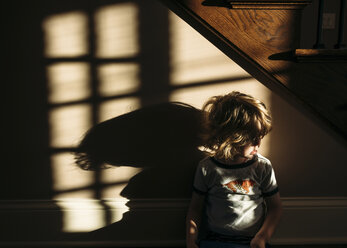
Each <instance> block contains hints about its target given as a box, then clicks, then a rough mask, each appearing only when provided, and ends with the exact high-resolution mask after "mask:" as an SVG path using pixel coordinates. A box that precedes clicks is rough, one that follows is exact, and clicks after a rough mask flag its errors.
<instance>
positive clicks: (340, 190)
mask: <svg viewBox="0 0 347 248" xmlns="http://www.w3.org/2000/svg"><path fill="white" fill-rule="evenodd" d="M151 4H153V5H157V4H158V3H154V2H153V3H152V2H151ZM155 9H156V10H157V11H166V9H165V7H162V6H156V7H155ZM120 10H123V12H124V10H127V13H129V15H124V16H123V19H121V17H119V18H118V19H117V18H114V16H117V13H118V12H119V11H120ZM137 11H138V10H137V7H136V5H135V4H133V3H129V4H127V3H125V4H118V5H117V4H116V5H110V6H108V7H107V6H105V7H103V8H101V9H100V10H99V11H98V12H97V19H96V20H97V21H98V23H100V24H99V25H101V26H100V27H99V29H100V31H99V33H100V34H102V35H103V37H108V36H109V38H108V39H111V41H112V32H114V33H117V27H118V23H121V22H123V21H126V22H127V23H129V25H128V26H127V27H128V30H127V29H126V28H125V27H122V29H123V31H122V32H123V33H125V34H130V35H128V36H126V39H128V43H129V44H130V45H129V46H128V47H127V46H126V44H127V43H122V44H123V45H122V44H120V46H121V50H122V53H123V54H127V49H128V51H129V54H136V51H137V50H138V49H139V48H138V44H137V43H136V40H137V34H136V32H135V31H134V30H136V26H137V25H138V24H136V21H135V18H136V13H137ZM123 12H122V13H123ZM73 16H74V14H73V13H72V14H71V13H70V14H66V15H64V14H61V15H57V16H53V17H47V18H46V20H45V27H47V30H49V32H47V34H48V35H47V37H48V38H47V39H48V41H47V42H46V43H47V47H48V48H47V54H53V55H50V56H57V55H55V54H56V53H58V54H59V50H57V49H56V50H52V51H50V50H49V48H51V47H53V48H54V47H59V40H54V39H55V38H54V37H56V36H54V26H53V25H57V26H58V27H59V23H61V24H60V25H62V27H63V26H64V25H67V26H69V25H71V24H70V23H71V22H72V23H74V20H75V19H73V18H72V17H73ZM110 16H111V17H112V18H113V19H112V22H110V20H109V18H110ZM69 18H70V19H69ZM75 18H76V20H77V23H78V22H82V23H83V18H82V19H81V14H80V13H75ZM78 18H79V19H78ZM81 20H82V21H81ZM131 23H133V25H131ZM102 25H106V26H105V27H109V28H108V29H105V27H104V28H103V26H102ZM107 25H109V26H107ZM75 26H77V27H78V25H75ZM80 26H83V25H80ZM58 31H59V30H58ZM58 31H57V32H58ZM103 32H104V33H103ZM50 33H51V36H49V34H50ZM169 34H170V39H169V44H170V51H169V55H170V61H169V65H170V75H169V84H170V86H172V87H177V89H175V88H173V90H171V91H170V93H169V101H179V102H183V103H188V104H190V105H192V106H194V107H196V108H200V107H201V106H202V104H203V103H204V101H205V100H206V99H208V98H209V97H211V96H214V95H218V94H225V93H228V92H230V91H233V90H237V91H241V92H244V93H247V94H251V95H253V96H255V97H257V98H259V99H261V100H263V101H264V102H265V103H266V105H267V106H268V107H269V108H270V109H271V110H272V113H273V118H274V129H273V132H272V133H270V134H269V135H268V136H267V137H266V138H265V139H264V141H263V144H262V146H261V149H260V152H261V153H262V154H263V155H265V156H268V157H269V158H270V159H271V160H272V161H273V164H274V167H275V169H276V171H277V175H278V180H279V184H280V186H281V192H282V194H283V195H284V196H342V195H345V194H346V190H345V187H341V182H342V181H343V175H344V174H345V172H346V169H345V167H344V166H343V165H344V164H345V161H344V156H343V155H344V154H346V152H347V150H346V147H344V146H343V145H341V144H339V143H338V142H337V141H335V140H334V138H333V137H332V136H330V135H329V134H328V133H327V132H326V131H325V130H323V129H322V128H321V127H319V126H318V125H316V124H315V123H314V121H312V120H311V119H309V118H307V117H305V115H304V114H303V113H302V112H299V111H297V110H295V109H294V108H293V107H292V106H290V105H289V104H288V103H286V102H285V101H283V100H282V99H281V98H280V97H278V96H277V95H276V94H274V93H272V92H271V91H270V90H269V89H267V88H266V87H264V86H263V85H262V84H260V83H259V82H258V81H256V80H255V79H253V78H251V77H250V75H249V74H248V73H247V72H245V71H244V70H243V69H242V68H240V67H239V66H238V65H237V64H235V63H234V62H233V61H231V60H230V59H229V58H227V57H226V56H225V55H223V54H222V53H221V52H220V51H219V50H218V49H217V48H215V47H214V46H213V45H212V44H211V43H209V42H208V41H207V40H206V39H205V38H203V37H202V36H201V35H200V34H199V33H197V32H196V31H195V30H193V29H192V28H191V27H190V26H189V25H187V24H186V23H185V22H183V21H182V20H180V19H179V18H178V17H177V16H176V15H175V14H173V13H171V12H169ZM113 35H115V34H113ZM49 37H52V40H49ZM110 37H111V38H110ZM72 38H74V37H72ZM75 38H76V37H75ZM104 42H106V43H105V46H107V44H109V42H108V43H107V39H106V41H104ZM51 43H53V45H49V44H51ZM55 43H57V44H55ZM54 44H55V46H54ZM73 44H74V43H73ZM99 46H100V49H101V48H103V44H102V43H100V45H99ZM114 46H116V45H114ZM53 48H52V49H53ZM60 49H62V50H64V49H66V50H68V51H70V52H71V51H72V50H73V48H69V47H67V48H64V47H62V48H60ZM69 49H70V50H69ZM75 49H77V50H76V52H77V53H78V52H80V51H79V50H78V49H80V47H76V48H75ZM100 49H99V50H100ZM109 50H110V52H109V54H108V53H107V52H108V50H107V49H103V55H102V56H103V57H108V56H115V54H113V53H114V51H117V49H116V48H114V49H113V50H112V49H111V48H110V49H109ZM116 55H117V54H116ZM59 66H60V67H59ZM63 66H64V65H61V64H60V65H57V66H56V67H55V66H54V65H51V66H50V67H49V68H48V73H49V75H50V76H51V77H50V82H51V85H52V91H51V98H50V99H53V100H52V101H53V102H54V101H59V98H60V97H65V98H66V92H69V93H70V95H72V97H75V98H76V97H77V98H78V97H83V95H82V96H79V95H78V94H83V92H86V91H88V89H87V90H85V91H81V88H82V89H83V86H80V87H76V88H68V87H67V86H64V80H65V81H66V80H72V82H73V83H75V82H85V80H84V81H83V73H84V71H83V70H84V69H83V68H82V69H81V68H78V67H76V68H73V67H71V66H70V67H69V65H65V67H66V68H65V69H64V67H63ZM112 66H113V67H112ZM54 68H56V69H54ZM104 68H105V69H104ZM122 68H123V69H122ZM134 68H135V69H134ZM136 68H138V69H136ZM55 70H56V71H55ZM100 70H103V71H102V72H101V73H100V74H99V80H100V81H101V82H105V83H102V84H101V86H102V89H101V92H105V93H102V94H108V95H110V94H111V93H113V94H119V93H123V92H124V91H125V92H128V93H132V92H134V91H136V90H138V87H139V86H138V85H139V84H141V82H140V79H139V78H138V70H140V68H139V65H137V64H136V63H133V64H121V65H117V64H111V65H109V67H108V69H107V65H104V66H103V67H102V68H100ZM71 71H72V72H78V71H79V72H80V73H81V76H80V77H81V78H82V79H79V78H77V79H76V78H72V79H69V78H68V77H69V75H73V76H74V77H76V73H75V74H71ZM69 73H70V74H69ZM157 73H160V71H158V72H157ZM77 75H78V74H77ZM201 82H207V83H206V84H201ZM59 83H60V84H59ZM120 83H122V85H120ZM61 85H62V86H61ZM117 85H118V86H117ZM63 87H65V88H63ZM73 92H76V93H75V96H74V94H73ZM59 94H60V95H59ZM85 94H88V93H85ZM62 101H64V99H63V100H62ZM103 104H104V105H108V108H103V107H101V108H100V116H101V117H100V121H102V120H105V119H109V118H111V117H116V116H118V115H122V114H124V113H127V112H129V111H133V110H136V109H139V108H141V105H139V101H138V100H137V99H136V97H128V98H123V99H122V100H115V101H109V102H105V103H103ZM82 107H83V106H81V110H78V109H77V108H76V107H75V109H68V108H66V109H65V110H64V109H59V110H57V111H56V112H58V113H55V112H52V114H51V118H52V122H51V123H52V124H51V131H52V143H51V144H52V146H58V147H59V146H61V145H62V146H64V145H65V146H75V145H76V144H77V143H78V140H79V138H78V137H80V136H82V135H83V133H84V132H85V130H86V127H88V126H90V125H89V124H86V121H85V119H88V118H89V116H88V115H89V112H88V110H85V109H86V108H88V106H84V110H83V108H82ZM59 111H60V112H59ZM64 111H65V112H64ZM59 113H60V114H59ZM55 116H56V117H55ZM54 118H55V119H54ZM53 120H54V121H53ZM71 125H72V126H73V127H74V128H73V129H71ZM67 130H70V131H67ZM64 137H66V138H65V139H64ZM59 142H60V143H59ZM154 153H155V151H154ZM73 162H74V161H73V157H72V155H71V154H58V155H54V156H52V173H53V189H54V190H55V191H57V192H58V193H57V194H56V195H55V196H54V199H62V198H70V197H74V198H75V197H77V198H79V197H87V198H93V196H94V195H95V194H94V192H93V189H85V190H84V189H82V190H79V191H72V192H71V191H69V189H70V190H71V189H74V188H83V187H88V186H89V185H91V184H93V180H95V177H94V175H93V172H85V171H81V170H79V169H77V168H75V167H72V164H73ZM140 171H141V169H139V168H132V167H121V168H115V169H110V170H106V171H102V172H101V177H100V180H101V181H100V182H101V183H108V184H112V183H117V182H122V183H121V184H120V185H116V186H108V187H104V188H103V189H102V192H101V197H103V198H109V197H111V198H113V197H120V192H121V190H122V189H123V188H124V187H125V186H126V185H127V184H126V181H127V180H129V179H130V178H131V177H133V176H134V175H136V174H137V173H139V172H140ZM331 188H334V190H333V191H331V190H330V189H331ZM65 191H67V193H64V192H65ZM59 192H62V193H59Z"/></svg>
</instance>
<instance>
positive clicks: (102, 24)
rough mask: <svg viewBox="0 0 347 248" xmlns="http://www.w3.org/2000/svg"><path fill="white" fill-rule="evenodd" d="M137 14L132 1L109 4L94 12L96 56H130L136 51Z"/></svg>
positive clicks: (137, 48) (136, 8)
mask: <svg viewBox="0 0 347 248" xmlns="http://www.w3.org/2000/svg"><path fill="white" fill-rule="evenodd" d="M137 15H138V7H137V5H136V4H134V3H121V4H114V5H109V6H105V7H102V8H100V9H99V10H98V11H97V12H96V14H95V25H96V37H97V38H96V56H97V57H99V58H109V57H131V56H135V55H136V54H137V53H138V50H139V47H138V38H137V36H138V31H137V26H138V23H137Z"/></svg>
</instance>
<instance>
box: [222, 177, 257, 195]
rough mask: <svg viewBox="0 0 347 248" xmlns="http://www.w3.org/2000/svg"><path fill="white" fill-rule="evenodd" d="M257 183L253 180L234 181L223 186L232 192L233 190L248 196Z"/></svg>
mask: <svg viewBox="0 0 347 248" xmlns="http://www.w3.org/2000/svg"><path fill="white" fill-rule="evenodd" d="M254 184H255V182H254V181H253V180H251V179H246V180H233V181H230V182H229V183H226V184H223V186H227V187H228V188H229V189H230V190H232V191H233V192H234V193H242V194H248V193H249V190H250V188H251V187H253V185H254Z"/></svg>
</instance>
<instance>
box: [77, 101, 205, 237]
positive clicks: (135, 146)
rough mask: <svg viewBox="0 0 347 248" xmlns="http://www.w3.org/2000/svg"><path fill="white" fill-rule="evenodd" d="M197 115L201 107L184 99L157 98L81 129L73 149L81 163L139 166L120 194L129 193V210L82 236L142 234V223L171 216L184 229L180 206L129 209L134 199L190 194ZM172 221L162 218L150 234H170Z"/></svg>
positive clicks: (199, 155) (196, 158)
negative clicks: (163, 100)
mask: <svg viewBox="0 0 347 248" xmlns="http://www.w3.org/2000/svg"><path fill="white" fill-rule="evenodd" d="M201 118H202V112H201V111H200V110H198V109H195V108H193V107H191V106H189V105H186V104H182V103H163V104H158V105H154V106H150V107H146V108H142V109H140V110H136V111H134V112H131V113H128V114H125V115H122V116H119V117H116V118H113V119H110V120H108V121H105V122H103V123H100V124H98V125H96V126H95V127H93V128H92V129H91V130H90V131H89V132H88V133H87V135H86V136H85V138H84V139H83V140H82V142H81V144H80V146H79V148H78V153H77V155H78V156H77V158H78V159H77V162H78V164H79V165H80V166H81V167H85V168H91V169H93V168H94V169H96V170H98V167H99V166H100V165H103V164H105V163H106V164H109V165H114V166H131V167H139V168H143V170H142V171H141V172H140V173H138V174H137V175H135V176H134V177H132V178H131V179H130V180H129V182H128V184H127V186H126V187H125V188H124V189H123V190H122V192H121V196H123V197H126V198H127V199H129V202H128V203H127V205H128V207H129V211H128V212H126V213H125V214H124V215H123V219H122V220H121V221H119V222H116V223H113V224H112V225H109V226H106V227H104V228H101V229H99V230H96V231H94V232H91V233H89V234H88V235H87V239H93V240H119V239H120V240H123V239H126V240H133V239H141V240H146V239H147V238H149V237H151V235H150V233H149V232H152V230H153V228H148V229H146V230H144V229H143V227H145V226H146V225H147V226H152V225H160V223H163V221H165V222H166V221H167V222H170V221H171V222H172V221H174V222H176V224H178V225H180V226H181V227H180V228H179V229H180V232H183V233H181V234H180V235H179V236H181V235H184V229H185V228H184V216H182V211H181V212H180V211H178V212H177V216H175V213H174V214H172V213H171V214H170V216H168V213H167V212H165V211H161V209H160V208H159V209H158V211H156V212H155V216H154V215H148V214H147V215H146V214H143V213H142V214H141V211H132V207H133V205H134V202H135V203H136V199H157V200H158V199H159V202H160V199H172V200H175V199H182V198H190V196H191V189H192V181H193V176H194V171H195V168H196V166H197V164H198V162H199V160H200V159H201V158H202V157H203V154H202V152H201V151H200V150H199V149H198V146H199V145H200V143H201V142H200V139H199V130H200V123H201V122H200V120H201ZM135 205H136V204H135ZM178 222H179V223H178ZM171 224H174V223H171ZM176 227H177V225H175V224H174V225H172V227H170V224H168V225H167V226H166V227H158V228H156V232H157V233H156V234H154V233H152V234H153V235H155V236H158V237H160V238H161V239H163V238H165V236H167V238H170V239H171V238H172V237H170V235H171V234H172V233H174V232H176V231H177V230H174V229H175V228H176ZM170 233H171V234H170ZM176 233H177V232H176ZM134 235H135V236H136V237H134ZM84 238H86V237H84Z"/></svg>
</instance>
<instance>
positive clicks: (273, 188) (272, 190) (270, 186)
mask: <svg viewBox="0 0 347 248" xmlns="http://www.w3.org/2000/svg"><path fill="white" fill-rule="evenodd" d="M261 190H262V194H263V196H264V197H269V196H272V195H274V194H276V193H277V192H278V185H277V181H276V177H275V171H274V169H273V168H272V166H271V163H268V164H267V166H266V169H265V171H264V177H263V180H262V183H261Z"/></svg>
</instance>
